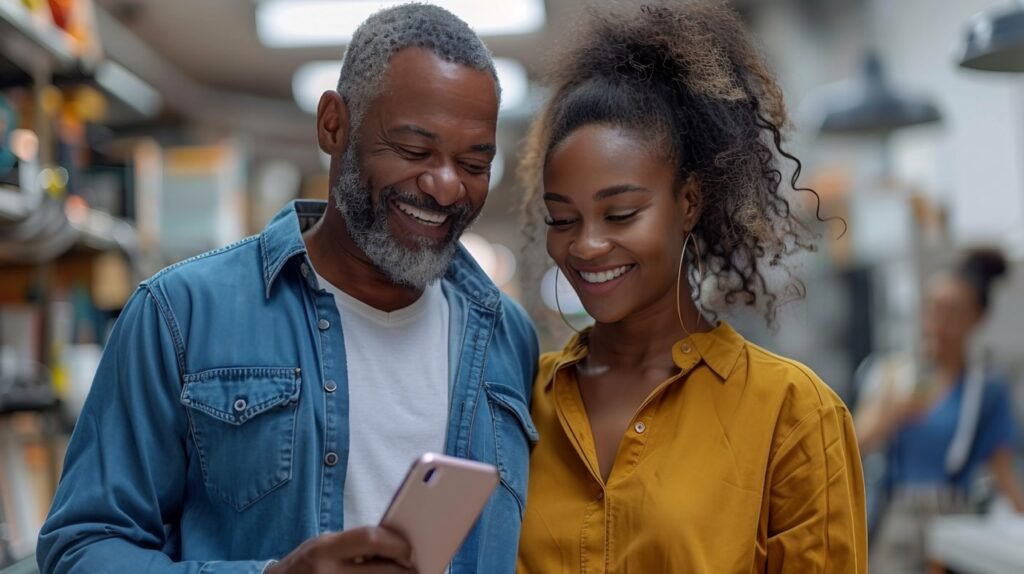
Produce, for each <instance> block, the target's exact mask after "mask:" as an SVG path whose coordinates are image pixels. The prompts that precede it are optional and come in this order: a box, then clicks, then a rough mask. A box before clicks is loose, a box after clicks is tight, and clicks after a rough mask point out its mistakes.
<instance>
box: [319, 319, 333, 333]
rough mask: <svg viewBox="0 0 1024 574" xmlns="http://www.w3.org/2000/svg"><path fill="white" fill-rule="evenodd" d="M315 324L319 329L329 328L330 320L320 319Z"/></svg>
mask: <svg viewBox="0 0 1024 574" xmlns="http://www.w3.org/2000/svg"><path fill="white" fill-rule="evenodd" d="M316 326H317V327H319V328H320V330H321V331H326V330H327V329H330V328H331V322H330V321H328V320H327V319H320V320H319V321H318V322H317V324H316Z"/></svg>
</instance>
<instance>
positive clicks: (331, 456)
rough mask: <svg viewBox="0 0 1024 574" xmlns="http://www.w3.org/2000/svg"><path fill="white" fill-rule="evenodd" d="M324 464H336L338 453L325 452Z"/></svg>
mask: <svg viewBox="0 0 1024 574" xmlns="http://www.w3.org/2000/svg"><path fill="white" fill-rule="evenodd" d="M324 464H326V465H327V466H334V465H336V464H338V453H336V452H329V453H327V456H325V457H324Z"/></svg>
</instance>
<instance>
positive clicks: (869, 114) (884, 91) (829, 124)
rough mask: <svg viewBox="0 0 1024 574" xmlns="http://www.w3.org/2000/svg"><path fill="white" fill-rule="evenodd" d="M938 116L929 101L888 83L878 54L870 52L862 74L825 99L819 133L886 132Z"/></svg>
mask: <svg viewBox="0 0 1024 574" xmlns="http://www.w3.org/2000/svg"><path fill="white" fill-rule="evenodd" d="M940 119H941V115H940V114H939V111H938V109H937V108H936V107H935V105H934V104H932V103H931V101H929V100H927V99H924V98H918V97H913V96H909V95H905V94H903V93H900V92H898V91H896V90H895V89H894V88H893V87H892V86H890V85H889V82H888V81H887V79H886V77H885V74H884V72H883V69H882V62H881V60H880V59H879V57H878V55H876V54H873V53H869V54H868V55H867V57H866V58H865V60H864V72H863V75H862V76H861V77H860V78H858V80H857V82H855V83H854V84H853V85H852V86H850V88H849V89H847V90H845V91H844V92H840V93H835V94H833V95H832V96H831V98H830V100H829V101H828V102H827V103H826V112H825V119H824V121H823V122H822V125H821V131H822V133H829V134H865V135H866V134H886V133H889V132H891V131H893V130H896V129H899V128H903V127H908V126H913V125H918V124H926V123H931V122H937V121H939V120H940Z"/></svg>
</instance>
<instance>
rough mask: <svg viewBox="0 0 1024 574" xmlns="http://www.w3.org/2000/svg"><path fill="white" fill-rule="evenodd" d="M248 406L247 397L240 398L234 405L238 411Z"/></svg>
mask: <svg viewBox="0 0 1024 574" xmlns="http://www.w3.org/2000/svg"><path fill="white" fill-rule="evenodd" d="M247 406H249V403H247V402H245V399H238V400H237V401H235V405H234V407H235V410H236V411H238V412H242V411H244V410H245V407H247Z"/></svg>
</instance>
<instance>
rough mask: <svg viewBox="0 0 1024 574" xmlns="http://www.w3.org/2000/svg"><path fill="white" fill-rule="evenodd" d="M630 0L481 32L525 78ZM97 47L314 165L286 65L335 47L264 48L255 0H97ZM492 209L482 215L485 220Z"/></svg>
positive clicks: (273, 154) (742, 6) (510, 138)
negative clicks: (519, 29) (587, 17)
mask: <svg viewBox="0 0 1024 574" xmlns="http://www.w3.org/2000/svg"><path fill="white" fill-rule="evenodd" d="M613 1H619V2H629V1H630V0H546V10H547V24H546V26H545V27H544V28H543V29H542V30H540V31H538V32H536V33H533V34H530V35H523V36H506V37H484V41H485V42H486V44H487V45H488V46H489V47H490V48H491V50H492V52H493V53H494V55H495V56H497V57H507V58H513V59H516V60H519V61H520V62H521V63H522V64H523V65H524V66H525V67H526V68H527V71H528V73H529V74H530V76H531V79H536V78H537V77H539V75H540V74H541V72H542V71H543V69H544V67H545V64H546V62H547V61H548V58H549V55H550V54H552V53H554V52H556V50H557V49H558V47H559V42H560V41H561V39H562V38H564V37H565V36H566V32H567V31H569V30H571V29H572V27H573V25H574V23H575V22H576V21H577V19H578V14H579V13H580V11H581V10H583V9H584V8H585V6H587V5H589V4H595V3H596V4H607V3H608V2H613ZM856 1H857V0H732V4H733V5H734V6H736V7H737V8H738V9H739V10H740V11H741V13H743V12H745V13H749V12H751V11H753V10H755V9H757V10H760V9H762V8H764V7H766V6H771V5H775V4H778V3H782V2H796V3H799V4H801V5H803V7H804V8H808V9H809V8H810V7H812V6H819V7H820V6H824V5H834V4H836V3H848V2H856ZM96 5H97V7H98V10H97V11H98V14H97V16H98V20H99V24H100V30H101V35H102V41H103V44H104V49H105V50H106V52H107V56H108V58H110V59H111V60H113V61H116V62H118V63H120V64H122V65H124V66H125V67H126V68H128V69H130V70H131V71H133V72H135V73H136V74H137V75H139V76H140V77H142V79H144V80H146V81H147V82H149V83H151V84H152V85H153V86H154V87H155V88H156V89H157V90H158V91H159V92H161V94H162V95H163V97H164V100H165V103H166V105H167V107H168V108H171V111H172V112H173V113H174V114H176V115H177V116H179V117H184V118H186V119H187V120H190V122H191V123H192V124H195V125H200V126H204V127H211V126H212V127H214V128H217V127H222V128H225V129H226V130H227V131H229V132H231V133H242V134H247V135H248V137H249V138H250V139H251V141H250V143H251V145H252V153H253V155H254V156H255V157H254V159H255V161H257V162H258V161H260V160H262V159H266V158H280V159H286V160H288V161H292V162H294V163H296V165H299V166H300V169H301V170H302V171H303V172H304V173H305V174H307V175H310V174H313V173H318V172H320V171H321V170H322V167H321V164H320V159H319V157H318V152H317V150H316V148H315V142H314V140H313V133H314V132H313V117H312V116H311V115H309V114H307V113H305V112H303V111H301V110H300V109H299V108H298V106H297V105H295V103H294V101H293V99H292V92H291V82H292V76H293V74H294V73H295V71H296V70H297V69H298V68H299V67H300V66H301V65H302V64H304V63H306V62H309V61H313V60H325V59H328V60H329V59H340V58H341V57H342V55H343V52H344V48H343V47H342V46H335V47H327V48H313V49H307V48H301V49H279V48H267V47H265V46H263V45H262V44H261V43H260V41H259V38H258V37H257V32H256V10H255V5H256V1H255V0H216V1H211V0H173V1H168V0H96ZM528 119H529V115H528V114H526V115H522V114H521V115H520V116H519V117H518V118H517V117H504V116H503V118H502V120H501V122H500V123H499V139H498V141H499V147H503V148H504V149H505V152H506V154H505V156H506V162H505V169H506V171H505V173H506V177H505V178H504V181H505V184H503V186H502V188H501V189H499V190H497V191H498V193H495V194H492V197H491V199H490V200H489V201H488V207H487V210H486V212H485V216H486V215H488V214H494V215H500V216H502V217H499V218H496V219H507V217H504V215H506V214H508V213H509V212H510V211H512V210H514V209H515V206H516V203H517V198H518V194H517V193H514V191H515V190H514V189H510V187H511V185H510V184H511V183H512V181H513V178H512V177H510V176H509V175H508V174H510V173H511V172H512V171H513V170H514V169H515V165H514V158H515V151H516V149H517V148H518V145H519V142H520V141H521V139H522V137H523V134H524V133H525V127H526V123H527V121H528ZM490 218H491V217H485V218H484V220H483V221H482V222H481V223H484V222H485V221H487V220H488V219H490Z"/></svg>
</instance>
